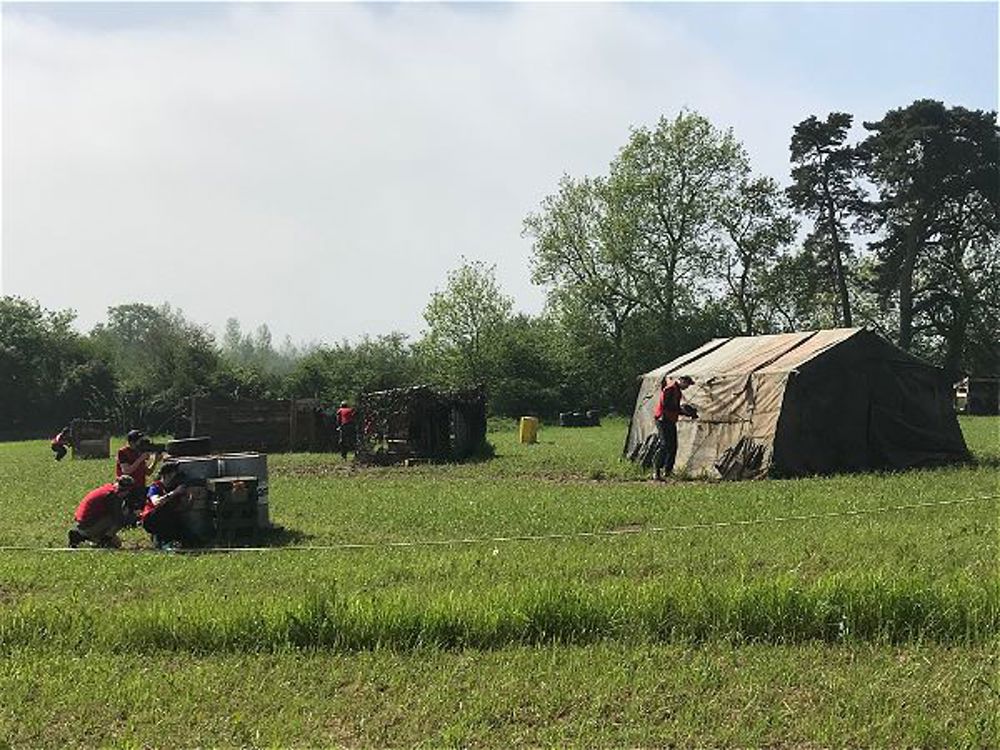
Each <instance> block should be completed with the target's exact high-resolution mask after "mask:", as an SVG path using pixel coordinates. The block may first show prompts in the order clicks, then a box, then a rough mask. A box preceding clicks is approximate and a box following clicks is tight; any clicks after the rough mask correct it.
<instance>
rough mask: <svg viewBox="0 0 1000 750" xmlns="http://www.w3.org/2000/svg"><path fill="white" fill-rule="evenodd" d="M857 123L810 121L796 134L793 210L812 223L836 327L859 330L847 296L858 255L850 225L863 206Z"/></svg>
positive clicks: (839, 118)
mask: <svg viewBox="0 0 1000 750" xmlns="http://www.w3.org/2000/svg"><path fill="white" fill-rule="evenodd" d="M853 120H854V118H853V117H852V116H851V115H849V114H847V113H846V112H832V113H830V114H829V115H827V118H826V120H825V121H822V120H819V119H818V118H817V117H815V116H812V117H809V118H807V119H805V120H803V121H802V122H800V123H799V124H798V125H796V126H795V131H794V133H793V134H792V142H791V156H792V163H793V164H794V165H795V166H794V167H793V168H792V181H793V184H792V186H791V187H790V188H789V189H788V197H789V199H790V200H791V203H792V205H793V206H794V207H795V208H797V209H798V210H800V211H802V212H803V213H805V214H806V215H807V216H809V217H810V218H812V219H813V222H814V223H813V230H812V232H811V234H810V235H809V239H808V242H809V244H810V251H811V255H812V257H814V258H815V259H816V260H817V261H819V262H818V264H817V266H816V270H817V271H819V272H821V273H823V274H825V275H826V276H827V278H828V279H829V281H830V283H831V284H832V285H833V289H834V290H835V292H836V300H837V307H836V308H835V310H836V311H837V313H838V314H837V316H836V324H838V325H844V326H848V327H849V326H852V325H854V320H853V316H852V315H851V297H850V294H849V292H848V286H849V284H850V280H849V275H850V274H849V270H848V265H849V262H850V258H851V256H852V254H853V248H852V244H851V242H850V231H849V229H848V225H847V224H848V221H849V220H851V219H852V218H856V217H857V215H858V213H859V211H860V210H861V206H862V203H863V200H864V191H863V190H862V189H861V187H860V185H859V176H860V173H861V160H860V157H859V155H858V151H857V149H855V148H854V147H852V146H850V145H848V144H847V143H846V141H847V134H848V131H849V130H850V128H851V123H852V122H853Z"/></svg>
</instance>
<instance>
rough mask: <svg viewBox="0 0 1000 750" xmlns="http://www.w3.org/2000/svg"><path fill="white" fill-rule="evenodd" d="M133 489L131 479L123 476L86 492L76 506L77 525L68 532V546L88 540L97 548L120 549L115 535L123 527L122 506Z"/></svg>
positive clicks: (118, 540)
mask: <svg viewBox="0 0 1000 750" xmlns="http://www.w3.org/2000/svg"><path fill="white" fill-rule="evenodd" d="M132 487H133V481H132V477H130V476H128V475H126V476H121V477H118V479H117V480H115V481H114V482H112V483H110V484H105V485H102V486H100V487H98V488H97V489H95V490H91V491H90V492H88V493H87V495H86V497H84V498H83V500H81V501H80V504H79V505H78V506H76V514H75V515H74V516H73V519H74V520H75V521H76V525H74V526H73V528H72V529H70V530H69V546H70V547H76V546H78V545H79V544H80V543H81V542H86V541H90V542H93V543H94V544H96V545H97V546H98V547H120V546H121V544H122V542H121V540H120V539H119V538H118V536H117V535H118V530H119V529H120V528H122V526H123V525H124V524H125V515H124V511H123V504H124V502H125V500H126V498H128V496H129V493H130V492H131V491H132Z"/></svg>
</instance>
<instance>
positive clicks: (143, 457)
mask: <svg viewBox="0 0 1000 750" xmlns="http://www.w3.org/2000/svg"><path fill="white" fill-rule="evenodd" d="M148 459H149V454H148V453H140V454H139V457H138V458H137V459H136V460H135V461H133V462H132V463H130V464H127V463H124V462H123V461H119V462H118V466H120V467H121V470H122V474H131V473H132V472H133V471H135V470H136V469H138V468H139V467H140V466H142V464H143V463H144V462H145V461H147V460H148Z"/></svg>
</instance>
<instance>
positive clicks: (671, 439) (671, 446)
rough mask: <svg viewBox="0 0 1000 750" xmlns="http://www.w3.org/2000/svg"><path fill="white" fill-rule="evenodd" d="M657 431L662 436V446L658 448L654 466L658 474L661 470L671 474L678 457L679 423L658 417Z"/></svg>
mask: <svg viewBox="0 0 1000 750" xmlns="http://www.w3.org/2000/svg"><path fill="white" fill-rule="evenodd" d="M656 432H657V433H658V434H659V436H660V447H659V448H657V449H656V456H655V457H654V458H653V468H654V469H655V470H656V473H657V474H659V473H660V472H661V471H662V472H665V473H667V474H669V473H670V472H672V471H673V470H674V460H675V459H676V458H677V423H676V422H671V421H670V420H669V419H657V420H656Z"/></svg>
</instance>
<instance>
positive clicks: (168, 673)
mask: <svg viewBox="0 0 1000 750" xmlns="http://www.w3.org/2000/svg"><path fill="white" fill-rule="evenodd" d="M998 666H1000V665H998V663H997V656H996V650H995V649H994V648H990V647H986V646H983V647H975V648H963V649H956V648H953V647H944V646H939V645H935V644H922V645H909V646H907V647H905V648H900V647H892V646H873V645H867V644H854V645H851V644H841V645H836V646H831V645H826V644H806V645H800V646H753V645H750V646H740V647H732V646H729V645H727V644H705V645H701V646H689V645H666V646H664V645H648V646H633V645H624V644H617V643H599V644H593V645H588V646H543V647H525V648H511V649H505V650H502V651H474V650H470V651H462V652H451V651H435V650H424V651H419V652H404V653H399V652H392V651H374V652H361V653H355V654H344V655H339V654H329V653H325V652H314V653H309V652H297V651H293V652H287V653H274V654H256V653H254V654H239V653H226V654H217V655H211V656H206V657H202V658H198V659H193V658H190V657H178V656H177V655H176V654H171V653H159V654H141V655H137V654H115V655H114V656H113V657H108V656H105V655H101V654H94V653H83V654H78V653H74V652H71V651H62V650H48V651H39V650H37V649H31V650H28V651H24V652H16V653H14V654H11V655H10V656H9V657H8V658H5V659H0V696H3V698H4V700H2V701H0V744H2V743H4V742H6V743H8V744H9V745H10V746H14V747H31V748H37V747H53V748H63V747H96V746H102V747H105V746H115V747H292V746H294V747H433V748H437V747H484V748H485V747H488V748H509V747H525V746H528V747H744V748H745V747H782V748H787V747H809V748H812V747H886V748H888V747H922V748H958V747H967V748H987V747H995V746H996V739H997V734H996V718H997V703H996V700H995V698H994V693H993V692H991V691H992V690H995V689H996V687H997V684H996V675H997V668H998Z"/></svg>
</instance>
